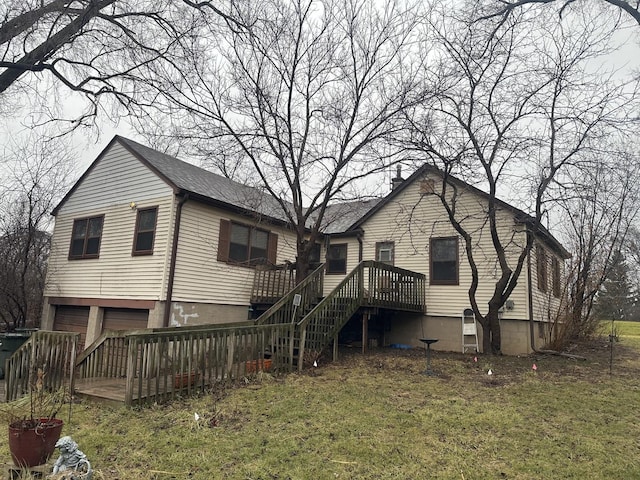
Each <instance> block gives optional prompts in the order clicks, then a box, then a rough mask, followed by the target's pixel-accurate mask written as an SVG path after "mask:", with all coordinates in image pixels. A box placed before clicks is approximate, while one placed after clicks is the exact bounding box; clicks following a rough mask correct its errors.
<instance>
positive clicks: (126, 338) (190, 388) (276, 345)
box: [78, 323, 295, 405]
mask: <svg viewBox="0 0 640 480" xmlns="http://www.w3.org/2000/svg"><path fill="white" fill-rule="evenodd" d="M294 329H295V324H290V323H289V324H282V325H240V326H223V327H219V326H208V328H203V327H198V328H192V329H191V328H184V327H181V328H164V329H155V330H149V331H138V332H132V333H124V334H123V335H119V334H113V333H112V334H106V335H103V337H102V340H101V341H99V342H95V343H94V344H93V345H92V346H91V347H90V348H89V349H88V350H90V351H88V352H87V353H86V354H83V356H82V358H81V359H80V360H79V362H78V373H79V376H80V378H83V379H90V378H91V379H99V378H125V379H126V380H125V404H127V405H132V404H134V403H153V402H164V401H169V400H171V399H173V398H175V397H176V396H177V395H182V394H192V393H196V392H198V391H204V390H205V389H206V388H208V387H210V386H212V385H213V384H215V383H216V382H222V381H225V380H233V379H238V378H242V377H244V376H250V375H253V374H255V373H257V372H258V371H260V370H268V371H272V372H283V371H291V370H292V369H293V349H292V343H291V339H292V338H293V330H294Z"/></svg>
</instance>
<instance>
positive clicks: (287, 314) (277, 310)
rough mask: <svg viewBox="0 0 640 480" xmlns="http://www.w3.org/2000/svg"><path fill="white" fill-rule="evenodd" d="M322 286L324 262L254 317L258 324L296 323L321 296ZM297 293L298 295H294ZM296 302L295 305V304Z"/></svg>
mask: <svg viewBox="0 0 640 480" xmlns="http://www.w3.org/2000/svg"><path fill="white" fill-rule="evenodd" d="M323 288H324V264H322V265H320V266H319V267H318V268H316V269H315V270H314V271H313V272H311V273H310V274H309V275H308V276H307V277H306V278H305V279H304V280H302V281H301V282H300V283H299V284H298V285H296V286H295V288H293V289H292V290H291V291H289V292H287V294H286V295H284V296H283V297H282V298H280V299H279V300H278V301H277V302H276V303H275V304H273V305H272V306H271V308H269V310H267V311H266V312H264V313H263V314H262V315H260V317H258V318H257V319H256V323H257V324H259V325H266V324H274V323H297V322H298V321H299V320H300V319H301V318H302V317H303V316H304V315H306V314H307V312H309V310H311V308H312V307H313V306H314V305H316V304H317V303H318V301H319V300H320V298H321V297H322V293H323ZM297 295H299V297H296V296H297ZM296 304H297V305H296Z"/></svg>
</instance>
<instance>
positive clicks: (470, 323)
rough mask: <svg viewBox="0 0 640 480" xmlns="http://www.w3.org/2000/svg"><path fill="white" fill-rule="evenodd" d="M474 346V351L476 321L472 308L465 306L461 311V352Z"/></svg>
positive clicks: (476, 336)
mask: <svg viewBox="0 0 640 480" xmlns="http://www.w3.org/2000/svg"><path fill="white" fill-rule="evenodd" d="M471 348H474V349H475V351H476V353H478V352H479V351H480V350H479V349H478V323H477V322H476V316H475V315H474V314H473V310H471V309H470V308H465V309H464V311H463V312H462V353H466V351H467V349H471Z"/></svg>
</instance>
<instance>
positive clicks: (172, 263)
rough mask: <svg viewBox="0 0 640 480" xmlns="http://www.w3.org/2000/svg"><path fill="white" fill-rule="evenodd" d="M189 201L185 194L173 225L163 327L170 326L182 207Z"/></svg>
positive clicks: (187, 195)
mask: <svg viewBox="0 0 640 480" xmlns="http://www.w3.org/2000/svg"><path fill="white" fill-rule="evenodd" d="M187 200H189V194H188V193H185V195H184V197H182V198H181V199H180V201H179V202H178V207H177V208H176V220H175V223H174V225H173V242H172V244H171V260H170V263H169V279H168V280H167V300H166V304H165V307H164V316H163V318H162V325H163V326H165V327H168V326H169V317H170V314H171V298H172V296H173V281H174V278H175V275H176V259H177V257H178V239H179V237H180V219H181V217H182V206H183V205H184V204H185V203H187Z"/></svg>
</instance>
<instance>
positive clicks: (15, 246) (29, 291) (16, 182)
mask: <svg viewBox="0 0 640 480" xmlns="http://www.w3.org/2000/svg"><path fill="white" fill-rule="evenodd" d="M2 160H3V161H2V165H1V166H2V167H3V170H4V171H6V172H7V175H6V177H5V178H6V180H5V184H3V185H2V190H1V193H2V199H1V201H0V211H1V212H2V215H0V321H2V323H3V324H4V328H5V329H6V330H14V329H16V328H20V327H24V326H25V325H27V323H28V322H29V323H30V325H29V326H37V320H38V319H39V318H40V314H41V312H42V295H43V289H44V286H45V272H46V264H47V258H48V254H49V240H50V233H49V232H48V227H49V221H50V216H49V212H50V211H51V210H52V209H53V207H54V205H55V202H56V201H58V200H59V199H60V198H61V197H62V195H64V193H65V191H66V190H67V188H68V186H69V183H70V179H71V175H70V173H71V168H72V165H73V155H72V154H70V151H69V149H68V148H67V147H66V146H65V145H64V144H63V143H61V142H49V143H45V142H41V141H38V140H37V139H34V138H31V137H29V138H27V139H26V141H25V144H24V145H19V144H17V143H15V142H14V143H11V144H10V145H8V146H5V149H4V152H3V159H2Z"/></svg>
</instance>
